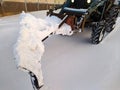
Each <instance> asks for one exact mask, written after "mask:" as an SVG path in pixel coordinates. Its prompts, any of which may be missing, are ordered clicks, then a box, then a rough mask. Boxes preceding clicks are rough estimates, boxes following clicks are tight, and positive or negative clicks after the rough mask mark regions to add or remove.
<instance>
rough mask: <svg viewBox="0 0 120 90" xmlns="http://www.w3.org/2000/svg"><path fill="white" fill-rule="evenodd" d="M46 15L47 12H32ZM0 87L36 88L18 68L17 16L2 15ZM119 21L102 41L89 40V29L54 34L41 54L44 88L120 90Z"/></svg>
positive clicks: (9, 89) (11, 89) (6, 89)
mask: <svg viewBox="0 0 120 90" xmlns="http://www.w3.org/2000/svg"><path fill="white" fill-rule="evenodd" d="M33 15H35V16H36V17H40V18H45V15H46V14H45V12H44V11H42V12H35V13H33ZM0 19H1V20H0V60H1V62H0V90H33V89H32V85H31V82H30V79H29V75H28V74H27V73H23V72H21V71H19V70H17V69H16V67H15V65H16V63H15V59H14V55H13V45H14V44H15V43H16V41H17V38H18V35H19V34H18V33H19V30H20V29H19V23H18V22H19V19H18V16H10V17H4V18H0ZM119 28H120V25H119V23H118V25H117V28H116V29H115V30H114V31H113V32H111V33H110V34H109V35H108V36H107V37H106V38H105V39H104V41H103V42H102V43H101V44H99V45H92V44H90V43H89V42H88V37H89V36H90V33H89V31H88V30H86V31H85V32H84V33H79V34H76V35H72V36H70V37H69V36H60V35H58V36H52V37H50V38H48V39H47V40H46V41H45V42H44V45H45V53H44V55H43V57H42V70H43V76H44V87H43V88H42V89H41V90H120V54H119V53H120V47H119V46H120V41H119V38H120V31H119Z"/></svg>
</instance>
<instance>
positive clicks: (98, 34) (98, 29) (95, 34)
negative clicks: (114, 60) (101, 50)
mask: <svg viewBox="0 0 120 90" xmlns="http://www.w3.org/2000/svg"><path fill="white" fill-rule="evenodd" d="M101 23H102V24H101ZM104 34H105V27H104V24H103V22H99V23H96V24H95V25H94V26H93V27H92V34H91V42H92V43H93V44H99V43H100V42H101V41H102V40H103V37H104Z"/></svg>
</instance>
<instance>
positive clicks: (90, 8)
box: [47, 0, 119, 44]
mask: <svg viewBox="0 0 120 90" xmlns="http://www.w3.org/2000/svg"><path fill="white" fill-rule="evenodd" d="M114 3H115V0H67V1H66V2H65V3H64V4H63V5H61V6H59V7H55V8H54V9H50V10H49V12H47V15H49V16H52V15H55V16H57V17H59V18H61V20H62V22H61V23H60V24H59V26H58V28H60V27H61V26H62V25H63V24H64V23H67V24H69V25H70V26H71V28H72V30H73V31H74V32H80V30H81V31H82V32H83V31H84V27H85V26H87V25H90V26H92V34H91V42H92V43H93V44H98V43H100V42H101V41H102V39H103V37H104V34H105V32H111V31H112V30H113V29H114V27H113V26H114V24H115V22H116V18H117V17H118V13H119V4H118V5H116V4H114ZM118 3H119V2H118ZM59 8H61V11H60V12H59V13H55V12H54V11H55V10H57V9H59Z"/></svg>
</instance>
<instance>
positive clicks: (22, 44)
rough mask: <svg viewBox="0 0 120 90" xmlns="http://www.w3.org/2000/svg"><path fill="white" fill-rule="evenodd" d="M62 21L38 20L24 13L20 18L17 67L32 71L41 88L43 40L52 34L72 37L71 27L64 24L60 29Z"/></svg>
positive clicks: (51, 19)
mask: <svg viewBox="0 0 120 90" xmlns="http://www.w3.org/2000/svg"><path fill="white" fill-rule="evenodd" d="M60 22H61V20H60V19H59V18H57V17H55V16H52V17H47V18H46V19H44V20H43V19H37V18H35V17H34V16H32V15H30V14H25V13H24V12H23V13H22V14H21V17H20V27H21V28H20V35H19V38H18V41H17V43H16V45H15V51H14V53H15V58H16V61H17V67H18V68H19V69H22V70H24V71H27V72H29V71H31V72H32V73H34V74H35V75H36V77H37V80H38V83H39V86H42V85H43V76H42V70H41V63H40V62H41V57H42V55H43V53H44V45H43V43H42V40H43V39H44V38H45V37H47V36H49V35H50V34H51V33H52V34H62V35H72V34H73V32H72V31H71V27H70V26H69V25H67V24H64V25H63V26H62V27H61V28H60V29H58V25H59V23H60Z"/></svg>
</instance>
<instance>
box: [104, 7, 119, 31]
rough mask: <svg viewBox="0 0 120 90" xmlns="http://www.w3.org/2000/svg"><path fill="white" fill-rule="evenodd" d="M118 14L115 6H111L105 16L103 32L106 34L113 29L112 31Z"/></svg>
mask: <svg viewBox="0 0 120 90" xmlns="http://www.w3.org/2000/svg"><path fill="white" fill-rule="evenodd" d="M118 14H119V9H118V7H117V6H113V7H112V8H111V9H110V10H109V12H108V14H107V15H106V19H105V20H106V25H105V26H106V28H105V31H106V32H108V33H109V32H111V31H112V30H113V29H114V25H115V23H116V19H117V17H118Z"/></svg>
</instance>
